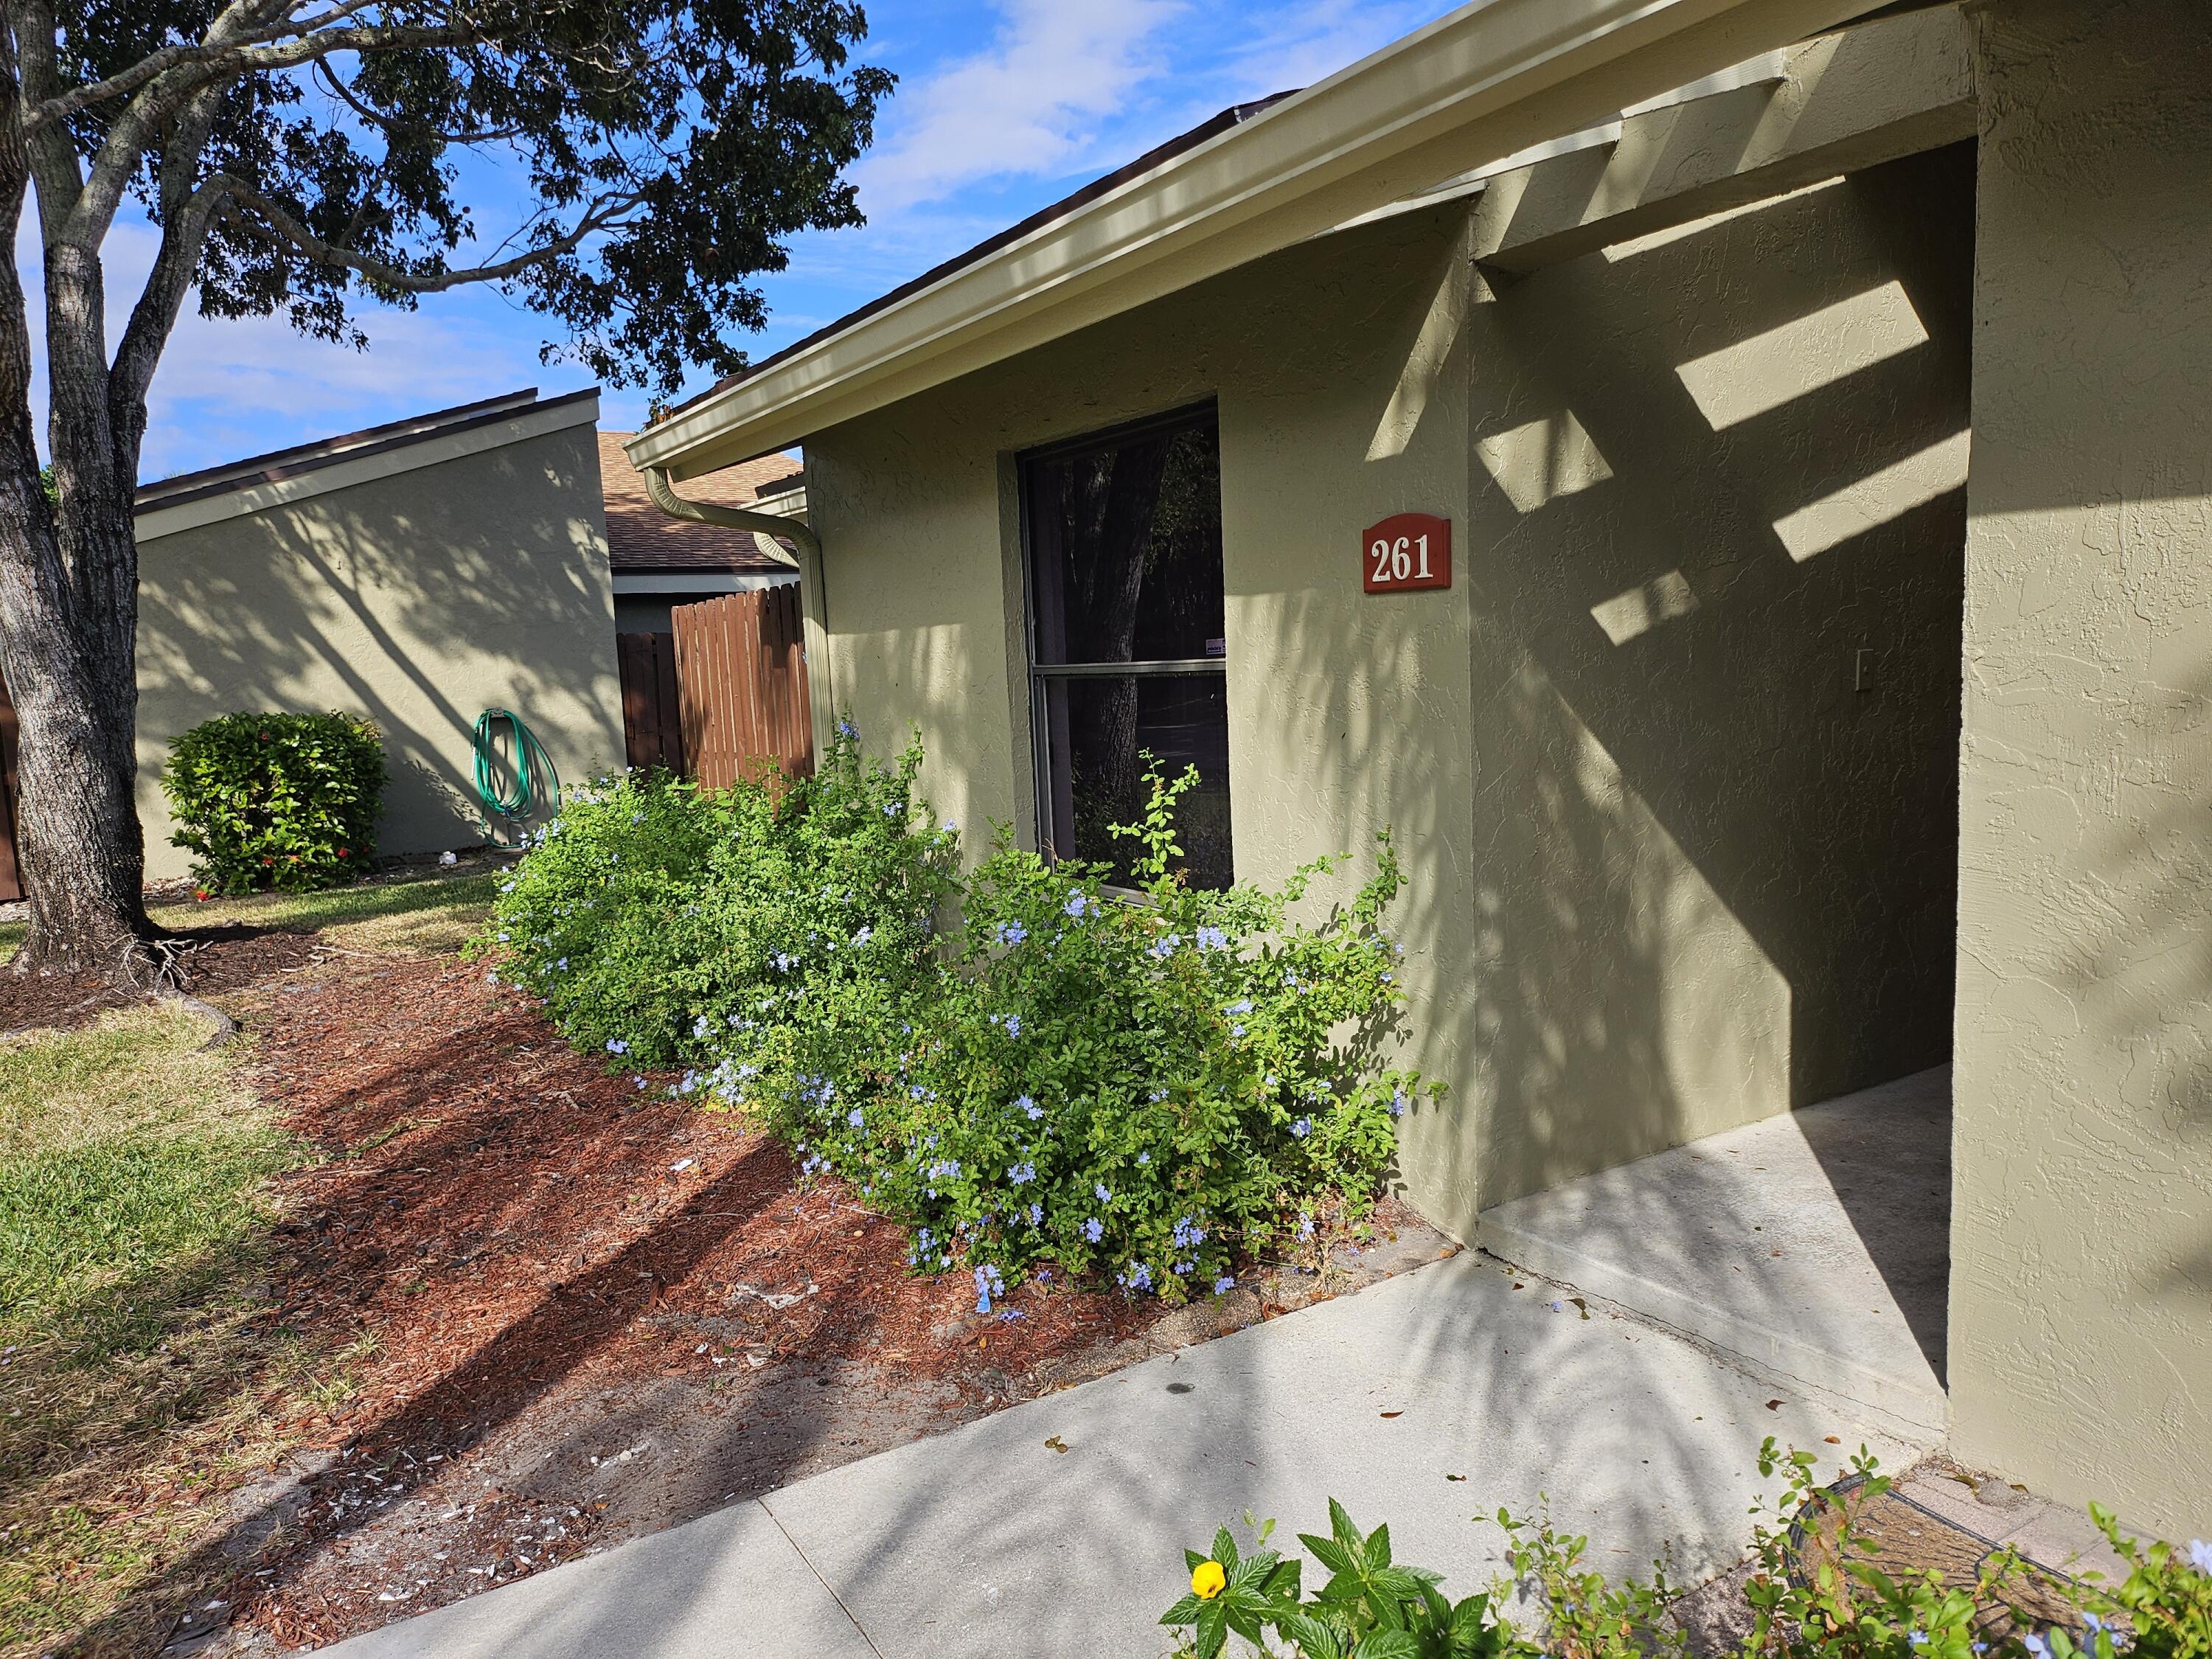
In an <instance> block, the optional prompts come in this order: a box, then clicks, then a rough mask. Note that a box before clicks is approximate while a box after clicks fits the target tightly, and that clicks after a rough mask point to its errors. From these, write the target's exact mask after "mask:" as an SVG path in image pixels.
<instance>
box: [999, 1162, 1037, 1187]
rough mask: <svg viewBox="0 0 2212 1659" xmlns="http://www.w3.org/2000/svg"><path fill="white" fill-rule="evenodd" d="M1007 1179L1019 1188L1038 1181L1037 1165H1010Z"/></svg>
mask: <svg viewBox="0 0 2212 1659" xmlns="http://www.w3.org/2000/svg"><path fill="white" fill-rule="evenodd" d="M1006 1179H1007V1180H1009V1181H1011V1182H1013V1183H1014V1185H1015V1186H1017V1187H1019V1186H1021V1185H1023V1184H1024V1182H1031V1181H1035V1180H1036V1164H1012V1165H1010V1166H1009V1167H1008V1169H1007V1170H1006Z"/></svg>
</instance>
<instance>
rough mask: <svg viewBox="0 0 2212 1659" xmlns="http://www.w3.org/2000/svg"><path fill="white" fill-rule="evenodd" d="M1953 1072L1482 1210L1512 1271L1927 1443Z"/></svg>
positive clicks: (1489, 1242) (1939, 1395) (1903, 1082)
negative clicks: (1903, 1422)
mask: <svg viewBox="0 0 2212 1659" xmlns="http://www.w3.org/2000/svg"><path fill="white" fill-rule="evenodd" d="M1950 1220H1951V1068H1950V1067H1949V1066H1937V1067H1936V1068H1935V1069H1934V1070H1932V1071H1927V1072H1921V1073H1917V1074H1916V1075H1914V1076H1911V1077H1907V1078H1900V1079H1898V1080H1897V1081H1895V1082H1893V1083H1885V1084H1883V1085H1881V1086H1880V1087H1878V1088H1873V1089H1868V1090H1864V1091H1861V1092H1860V1093H1857V1094H1854V1095H1846V1096H1844V1097H1842V1098H1840V1099H1838V1100H1832V1101H1827V1102H1825V1103H1822V1104H1820V1105H1818V1106H1808V1107H1807V1108H1805V1109H1803V1110H1802V1111H1796V1112H1791V1113H1790V1114H1788V1115H1785V1116H1782V1117H1777V1118H1769V1119H1768V1120H1766V1121H1765V1122H1763V1123H1754V1124H1751V1125H1749V1126H1748V1127H1745V1128H1741V1129H1736V1130H1732V1131H1730V1132H1729V1133H1727V1134H1720V1135H1714V1136H1711V1137H1710V1138H1709V1139H1705V1140H1699V1141H1693V1142H1692V1143H1691V1144H1690V1145H1689V1146H1677V1147H1675V1148H1674V1150H1673V1151H1672V1152H1661V1153H1659V1154H1657V1155H1656V1156H1655V1157H1652V1158H1639V1159H1638V1160H1637V1161H1636V1162H1635V1163H1633V1164H1621V1165H1620V1166H1619V1167H1617V1168H1615V1169H1611V1170H1601V1171H1600V1172H1599V1173H1598V1174H1596V1175H1593V1176H1584V1177H1583V1179H1581V1180H1579V1181H1571V1182H1566V1183H1565V1185H1564V1186H1559V1187H1555V1188H1552V1189H1551V1190H1550V1191H1548V1192H1542V1193H1537V1194H1532V1195H1531V1196H1529V1197H1528V1198H1523V1199H1517V1200H1515V1201H1514V1202H1512V1203H1510V1204H1503V1205H1500V1206H1498V1208H1496V1209H1494V1210H1486V1211H1485V1212H1483V1214H1482V1215H1481V1217H1480V1218H1479V1222H1478V1225H1479V1227H1480V1231H1479V1233H1478V1235H1477V1237H1479V1239H1480V1243H1481V1244H1482V1246H1483V1248H1484V1249H1486V1250H1489V1251H1491V1252H1492V1254H1493V1255H1498V1256H1501V1257H1503V1258H1504V1260H1506V1261H1513V1262H1518V1263H1519V1264H1520V1265H1522V1267H1528V1268H1530V1269H1532V1270H1534V1271H1535V1272H1537V1273H1545V1274H1548V1275H1549V1276H1550V1277H1552V1278H1554V1279H1562V1280H1565V1282H1567V1283H1569V1284H1573V1285H1580V1286H1581V1287H1582V1288H1583V1289H1584V1290H1586V1291H1595V1292H1596V1293H1597V1294H1598V1295H1600V1296H1603V1297H1609V1298H1611V1299H1612V1300H1613V1301H1615V1302H1618V1303H1620V1304H1622V1305H1624V1306H1626V1307H1628V1308H1632V1309H1633V1310H1636V1311H1637V1312H1638V1313H1640V1314H1644V1315H1645V1316H1649V1317H1650V1318H1653V1319H1656V1320H1658V1321H1660V1322H1662V1323H1664V1324H1667V1325H1670V1326H1672V1327H1674V1328H1675V1329H1677V1330H1680V1331H1686V1332H1687V1333H1689V1334H1691V1335H1692V1336H1696V1337H1699V1338H1701V1339H1703V1340H1705V1341H1708V1342H1711V1343H1713V1344H1714V1345H1716V1346H1719V1347H1722V1348H1724V1349H1727V1350H1728V1351H1729V1352H1734V1353H1738V1354H1742V1355H1745V1356H1747V1357H1748V1358H1750V1359H1751V1360H1752V1361H1753V1363H1755V1364H1761V1365H1765V1366H1768V1367H1771V1368H1772V1369H1773V1370H1777V1371H1779V1372H1780V1373H1781V1374H1782V1375H1784V1376H1794V1377H1802V1378H1807V1379H1810V1380H1814V1381H1817V1382H1820V1383H1824V1384H1825V1385H1826V1386H1827V1387H1829V1388H1832V1389H1835V1390H1836V1391H1837V1392H1838V1393H1839V1394H1842V1395H1846V1396H1848V1397H1850V1398H1851V1399H1854V1400H1861V1401H1866V1402H1868V1403H1869V1404H1870V1405H1873V1406H1875V1407H1880V1408H1881V1409H1883V1410H1885V1411H1887V1412H1890V1413H1894V1414H1896V1415H1899V1416H1901V1417H1904V1418H1905V1419H1909V1420H1911V1421H1912V1422H1915V1423H1918V1424H1922V1425H1926V1426H1929V1427H1931V1428H1937V1429H1940V1428H1942V1427H1944V1426H1945V1425H1948V1422H1949V1416H1948V1402H1947V1401H1946V1399H1945V1395H1944V1392H1943V1380H1942V1360H1943V1335H1944V1322H1945V1316H1946V1312H1947V1303H1948V1294H1949V1288H1950V1233H1951V1226H1950Z"/></svg>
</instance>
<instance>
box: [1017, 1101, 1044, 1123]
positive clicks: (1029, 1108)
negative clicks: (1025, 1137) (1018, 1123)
mask: <svg viewBox="0 0 2212 1659" xmlns="http://www.w3.org/2000/svg"><path fill="white" fill-rule="evenodd" d="M1014 1104H1015V1105H1017V1106H1018V1107H1020V1108H1021V1109H1022V1115H1024V1116H1025V1117H1026V1118H1028V1119H1029V1121H1030V1122H1032V1123H1034V1122H1036V1121H1037V1120H1038V1119H1039V1118H1041V1117H1042V1116H1043V1115H1044V1108H1043V1107H1042V1106H1040V1105H1038V1104H1037V1103H1036V1102H1035V1101H1034V1100H1031V1099H1030V1097H1028V1096H1027V1095H1024V1096H1023V1097H1021V1098H1020V1099H1018V1100H1017V1101H1016V1102H1015V1103H1014Z"/></svg>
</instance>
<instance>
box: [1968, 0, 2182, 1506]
mask: <svg viewBox="0 0 2212 1659" xmlns="http://www.w3.org/2000/svg"><path fill="white" fill-rule="evenodd" d="M1975 21H1976V26H1977V30H1978V48H1977V51H1978V66H1977V67H1978V80H1979V82H1980V88H1981V112H1982V126H1983V134H1982V139H1981V145H1980V181H1979V195H1978V211H1979V227H1978V276H1977V280H1976V293H1975V325H1976V349H1975V360H1974V388H1973V391H1974V416H1975V427H1976V430H1975V436H1974V453H1973V468H1972V480H1971V483H1970V485H1969V489H1968V513H1969V531H1968V539H1967V556H1966V727H1965V735H1964V745H1963V750H1962V780H1961V787H1962V793H1963V802H1962V825H1961V847H1960V904H1959V931H1960V937H1959V997H1958V1012H1957V1055H1958V1058H1957V1072H1956V1082H1955V1090H1956V1095H1957V1116H1956V1130H1955V1134H1956V1146H1955V1158H1954V1162H1955V1175H1954V1200H1953V1231H1952V1267H1951V1329H1950V1381H1951V1393H1952V1413H1953V1434H1954V1443H1955V1449H1956V1451H1957V1454H1958V1455H1959V1456H1960V1458H1961V1459H1963V1460H1964V1461H1966V1462H1970V1463H1978V1464H1981V1465H1984V1466H1986V1467H1993V1468H1998V1469H2001V1470H2002V1471H2003V1472H2004V1473H2005V1474H2008V1475H2010V1476H2012V1477H2013V1478H2015V1479H2017V1480H2022V1481H2025V1482H2027V1484H2028V1485H2030V1486H2033V1487H2034V1488H2036V1489H2037V1490H2038V1491H2039V1492H2045V1493H2047V1494H2048V1495H2050V1496H2051V1497H2053V1498H2060V1499H2064V1500H2069V1501H2074V1502H2081V1501H2085V1500H2087V1499H2090V1498H2095V1499H2098V1500H2100V1501H2101V1502H2103V1503H2106V1504H2110V1505H2112V1506H2113V1507H2114V1508H2115V1509H2117V1510H2118V1512H2119V1513H2120V1514H2121V1515H2122V1516H2124V1518H2126V1519H2127V1520H2128V1521H2130V1522H2132V1523H2134V1524H2136V1525H2139V1526H2142V1527H2147V1528H2160V1529H2162V1530H2164V1531H2165V1532H2166V1534H2167V1535H2169V1536H2179V1537H2183V1538H2186V1537H2190V1536H2192V1535H2193V1536H2205V1535H2212V817H2208V796H2207V780H2208V779H2212V408H2208V405H2207V403H2206V399H2205V388H2206V386H2212V287H2208V285H2207V283H2206V282H2205V277H2204V273H2205V271H2206V270H2208V269H2212V196H2208V193H2207V190H2206V182H2207V180H2208V179H2212V34H2208V33H2207V32H2206V29H2205V27H2204V24H2205V19H2204V16H2203V8H2202V7H2201V6H2200V5H2198V4H2197V3H2195V0H2010V3H2008V4H2006V5H2002V6H1991V7H1989V8H1987V9H1984V10H1982V11H1980V12H1979V13H1978V14H1977V15H1976V18H1975Z"/></svg>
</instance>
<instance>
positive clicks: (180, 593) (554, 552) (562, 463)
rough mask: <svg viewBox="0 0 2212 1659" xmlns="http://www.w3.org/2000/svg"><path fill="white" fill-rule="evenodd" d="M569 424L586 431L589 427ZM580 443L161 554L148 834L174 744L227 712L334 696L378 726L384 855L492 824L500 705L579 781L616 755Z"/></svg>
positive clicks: (418, 475)
mask: <svg viewBox="0 0 2212 1659" xmlns="http://www.w3.org/2000/svg"><path fill="white" fill-rule="evenodd" d="M576 431H580V432H581V433H582V435H583V442H584V443H588V442H589V441H590V431H589V429H588V428H577V429H576ZM573 440H574V433H573V432H570V433H560V434H556V435H552V436H551V437H550V438H547V439H540V440H537V441H532V442H529V443H524V444H517V445H513V446H509V447H507V448H505V449H501V450H497V451H493V452H490V453H487V454H482V455H477V456H471V457H467V458H465V459H461V460H458V461H451V462H447V463H443V464H441V465H437V466H435V467H430V468H427V469H424V470H422V471H418V472H413V473H409V474H405V475H403V476H401V477H396V478H389V479H383V480H379V481H376V482H374V483H367V484H361V485H356V486H354V487H353V488H350V489H344V490H341V491H337V492H334V493H332V494H331V495H323V496H319V497H315V498H313V499H312V500H309V501H303V502H301V503H299V504H298V505H297V506H295V507H285V508H276V509H272V510H269V511H264V512H262V513H255V514H253V515H251V516H250V517H247V518H244V519H234V520H227V521H224V522H222V523H218V524H215V525H210V526H204V527H202V528H199V529H197V530H191V531H186V532H179V533H178V534H175V535H173V536H167V537H164V538H161V539H160V540H158V541H155V542H153V543H150V544H149V545H148V547H147V549H146V551H145V556H144V557H143V561H142V563H143V590H142V598H141V622H140V638H139V686H140V693H139V725H140V733H141V739H142V756H143V757H144V758H145V760H146V761H148V762H149V763H150V764H149V765H148V766H147V767H146V771H147V773H148V775H147V776H146V777H145V778H144V779H143V781H142V789H141V810H142V811H143V812H145V813H146V815H147V818H148V822H149V827H150V828H151V829H152V831H153V833H152V834H150V835H149V842H150V843H153V844H157V845H158V844H159V842H160V839H161V836H163V835H164V834H166V826H167V817H166V814H165V813H164V812H163V811H162V806H163V803H161V801H160V799H159V797H158V793H156V792H155V791H154V790H153V788H152V778H151V775H150V774H151V771H152V769H153V768H154V767H155V766H158V764H159V763H160V761H161V758H163V757H164V755H165V751H166V746H167V741H168V740H169V739H170V738H173V737H174V736H175V735H176V734H177V733H179V732H182V731H184V730H185V729H186V728H188V727H190V726H193V725H195V724H197V722H198V721H200V720H205V719H208V718H210V716H212V715H215V714H222V713H226V712H228V711H231V710H234V709H254V708H290V709H320V708H341V709H346V710H349V711H350V712H354V713H358V714H366V715H368V717H369V718H370V719H372V720H375V721H376V722H377V724H378V726H380V728H381V729H382V731H383V732H384V737H385V745H386V766H387V769H388V772H389V782H388V785H387V788H386V803H385V822H384V825H383V827H382V830H381V842H380V844H381V846H382V848H383V850H385V851H387V852H403V851H424V850H431V849H435V848H446V847H450V846H455V845H460V844H464V843H465V842H471V841H474V840H477V839H478V838H479V837H480V836H481V835H482V833H483V813H482V811H481V809H480V808H479V806H478V804H477V796H476V791H475V787H474V780H473V772H472V765H473V761H472V754H471V731H472V729H473V727H474V726H475V724H476V720H477V715H478V714H480V713H482V712H483V710H484V709H485V708H495V707H496V708H510V709H513V710H514V711H516V712H517V713H519V714H522V715H523V717H524V718H525V719H526V720H528V721H529V722H530V724H531V725H532V727H533V728H534V729H535V730H536V731H537V732H538V736H539V737H540V738H541V739H542V740H543V741H544V744H546V747H547V748H548V750H550V752H551V754H552V755H553V757H554V759H555V762H556V764H557V765H558V766H559V767H561V768H562V771H563V774H564V776H565V777H566V778H567V779H568V781H580V779H581V777H583V776H584V775H587V774H588V773H589V772H590V771H592V770H594V769H599V768H602V767H605V766H610V765H617V764H619V763H620V757H621V753H622V737H621V733H622V723H621V702H620V693H619V689H618V686H617V681H616V677H615V671H614V658H613V649H614V640H613V632H612V623H611V610H610V604H611V601H610V599H609V598H608V587H607V578H606V574H605V562H604V556H603V555H602V554H601V552H600V550H599V540H598V538H597V536H596V534H595V533H594V532H593V530H592V525H593V522H594V515H595V512H596V501H595V494H596V489H597V474H596V472H595V471H589V470H584V469H579V468H578V467H577V466H576V465H574V459H575V458H574V456H571V455H569V454H568V450H570V449H574V450H576V451H577V453H579V454H581V453H582V449H581V447H580V445H578V444H576V443H575V442H574V441H573ZM587 489H588V490H589V491H590V492H592V495H586V490H587ZM508 781H511V775H510V779H509V780H508ZM149 798H150V799H149Z"/></svg>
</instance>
